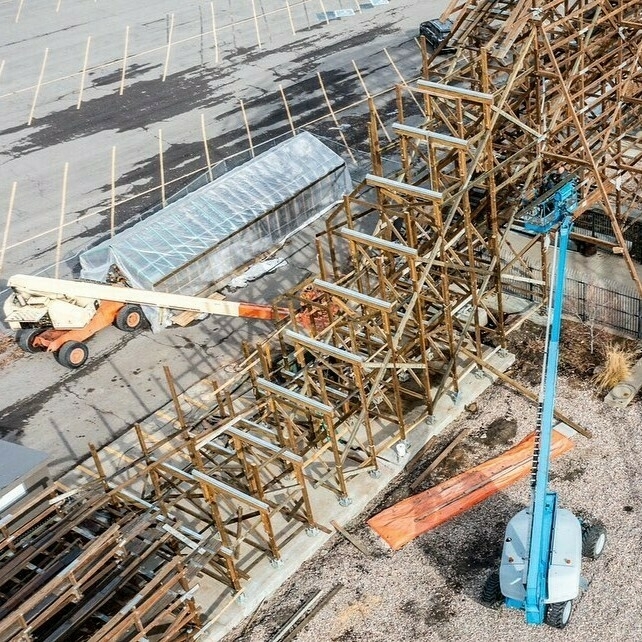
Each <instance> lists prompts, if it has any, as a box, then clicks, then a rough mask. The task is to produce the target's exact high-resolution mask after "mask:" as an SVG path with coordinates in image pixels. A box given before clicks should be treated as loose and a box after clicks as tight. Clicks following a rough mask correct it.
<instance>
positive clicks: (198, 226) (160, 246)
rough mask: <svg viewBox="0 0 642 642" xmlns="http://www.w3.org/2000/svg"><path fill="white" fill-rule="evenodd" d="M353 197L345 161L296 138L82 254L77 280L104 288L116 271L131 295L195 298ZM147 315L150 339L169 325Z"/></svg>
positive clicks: (154, 313) (305, 137) (159, 314)
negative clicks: (141, 292)
mask: <svg viewBox="0 0 642 642" xmlns="http://www.w3.org/2000/svg"><path fill="white" fill-rule="evenodd" d="M351 189H352V182H351V179H350V173H349V171H348V168H347V167H346V164H345V162H344V161H343V159H342V158H341V157H340V156H338V155H337V154H335V153H334V152H333V151H332V150H331V149H330V148H328V147H327V146H326V145H324V144H323V143H322V142H321V141H319V140H318V139H317V138H315V137H314V136H312V135H311V134H308V133H303V134H299V135H297V136H295V137H293V138H290V139H288V140H287V141H285V142H283V143H281V144H280V145H277V146H276V147H274V148H272V149H270V150H268V151H267V152H265V153H263V154H261V155H260V156H257V157H256V158H254V159H253V160H251V161H249V162H248V163H245V164H244V165H242V166H240V167H237V168H235V169H233V170H231V171H229V172H228V173H226V174H224V175H223V176H221V177H219V178H217V179H215V180H214V181H213V182H211V183H208V184H206V185H204V186H203V187H201V188H199V189H197V190H196V191H194V192H192V193H190V194H188V195H187V196H185V197H183V198H181V199H179V200H177V201H175V202H173V203H171V204H169V205H167V206H166V207H164V208H163V209H161V210H160V211H158V212H157V213H156V214H154V215H152V216H150V217H149V218H147V219H145V220H143V221H141V222H139V223H137V224H136V225H134V226H132V227H131V228H129V229H127V230H125V231H123V232H120V233H119V234H117V235H115V236H114V237H112V238H110V239H108V240H107V241H104V242H103V243H101V244H100V245H97V246H96V247H94V248H92V249H90V250H87V251H86V252H84V253H83V254H82V255H81V256H80V264H81V276H82V278H85V279H92V280H96V281H104V280H105V279H106V276H107V272H108V270H109V268H110V266H111V265H114V264H115V265H116V266H117V267H118V268H119V269H120V271H121V272H122V273H123V274H124V275H125V276H126V278H127V280H128V281H129V283H130V284H131V285H132V286H133V287H138V288H143V289H146V290H158V291H162V292H172V293H176V294H187V295H197V294H199V293H201V292H203V291H204V290H205V289H206V288H208V287H209V286H211V285H212V284H214V283H216V282H217V281H220V280H221V279H222V278H223V277H225V276H227V275H229V274H230V273H231V272H233V271H234V270H236V269H237V268H239V267H240V266H242V265H244V264H247V263H249V262H250V261H252V260H253V259H254V258H255V257H257V256H259V255H260V254H262V253H263V252H265V251H266V250H268V249H270V248H271V247H273V246H275V245H277V244H279V243H280V242H282V241H284V240H285V239H286V238H287V237H288V236H289V235H290V234H291V233H292V232H294V231H295V230H297V229H299V228H301V227H304V226H305V224H306V223H307V222H308V221H309V220H311V219H313V218H314V217H315V215H316V214H317V213H318V212H320V211H321V210H323V209H324V208H327V207H328V206H329V205H330V204H332V203H334V202H335V201H338V200H340V199H341V197H342V196H343V194H345V193H347V192H348V191H350V190H351ZM146 314H147V316H148V318H149V320H150V322H151V324H152V329H153V330H155V331H156V330H159V329H160V328H162V327H163V326H164V325H167V324H168V316H167V315H166V314H165V313H164V311H161V310H153V309H147V310H146Z"/></svg>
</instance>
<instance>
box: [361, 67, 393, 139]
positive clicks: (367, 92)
mask: <svg viewBox="0 0 642 642" xmlns="http://www.w3.org/2000/svg"><path fill="white" fill-rule="evenodd" d="M352 65H353V67H354V70H355V71H356V72H357V78H359V82H360V83H361V86H362V87H363V91H365V92H366V96H367V98H368V99H369V100H371V103H370V104H371V105H372V107H373V109H374V112H375V116H376V117H377V121H378V122H379V126H380V127H381V129H383V132H384V134H385V135H386V138H387V139H388V142H389V143H391V142H392V138H391V137H390V134H389V133H388V130H387V129H386V126H385V125H384V124H383V120H381V116H379V110H378V109H377V106H376V105H375V102H374V100H372V96H371V95H370V92H369V91H368V87H367V86H366V82H365V80H364V79H363V76H362V75H361V72H360V71H359V67H357V63H356V62H355V61H354V59H353V60H352Z"/></svg>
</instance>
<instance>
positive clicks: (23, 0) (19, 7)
mask: <svg viewBox="0 0 642 642" xmlns="http://www.w3.org/2000/svg"><path fill="white" fill-rule="evenodd" d="M24 2H25V0H20V4H19V5H18V11H16V19H15V20H14V22H16V23H17V22H18V20H20V12H21V11H22V5H23V4H24Z"/></svg>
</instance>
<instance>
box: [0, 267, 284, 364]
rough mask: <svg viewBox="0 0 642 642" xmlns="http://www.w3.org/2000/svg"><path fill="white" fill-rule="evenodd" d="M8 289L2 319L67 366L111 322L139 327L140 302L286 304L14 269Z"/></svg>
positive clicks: (26, 345)
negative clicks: (69, 277) (244, 300)
mask: <svg viewBox="0 0 642 642" xmlns="http://www.w3.org/2000/svg"><path fill="white" fill-rule="evenodd" d="M8 285H9V287H11V289H12V290H13V294H12V295H11V296H9V298H8V299H7V300H6V301H5V304H4V314H5V321H6V322H7V323H8V324H9V327H11V328H12V329H14V330H16V331H17V335H16V336H17V340H18V343H19V345H20V346H21V347H22V348H23V349H24V350H25V351H26V352H36V351H39V350H46V351H48V352H53V353H54V354H55V355H56V358H57V359H58V361H59V362H60V363H62V364H63V365H65V366H67V367H71V368H77V367H80V366H81V365H82V364H83V363H84V362H85V361H86V360H87V356H88V354H89V353H88V349H87V347H86V345H85V344H84V342H85V341H86V340H87V339H88V338H89V337H91V336H93V335H94V334H96V332H98V331H99V330H101V329H103V328H105V327H107V326H109V325H111V324H114V325H116V326H117V327H118V328H119V329H121V330H124V331H130V332H131V331H133V330H137V329H138V328H140V327H142V326H143V325H144V322H145V317H144V315H143V311H142V309H141V307H140V306H152V307H156V308H164V309H170V310H189V311H193V312H198V313H201V314H218V315H223V316H232V317H244V318H250V319H266V320H280V319H284V318H286V317H287V316H289V310H287V309H285V308H273V307H272V306H269V305H261V304H256V303H245V302H237V301H217V300H214V299H208V298H205V297H194V296H186V295H182V294H169V293H166V292H156V291H151V290H141V289H137V288H130V287H126V286H122V285H109V284H102V283H93V282H88V281H73V280H64V279H50V278H46V277H40V276H29V275H24V274H17V275H15V276H12V277H10V278H9V281H8Z"/></svg>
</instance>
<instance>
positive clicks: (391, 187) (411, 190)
mask: <svg viewBox="0 0 642 642" xmlns="http://www.w3.org/2000/svg"><path fill="white" fill-rule="evenodd" d="M366 184H367V185H370V186H371V187H379V188H380V189H385V190H388V191H389V192H394V193H395V194H405V195H406V196H415V197H416V198H422V199H424V200H427V201H437V202H441V201H442V200H443V195H442V193H441V192H435V191H434V190H431V189H426V188H425V187H417V186H416V185H410V184H409V183H402V182H401V181H393V180H392V179H390V178H383V177H382V176H375V175H374V174H367V175H366Z"/></svg>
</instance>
